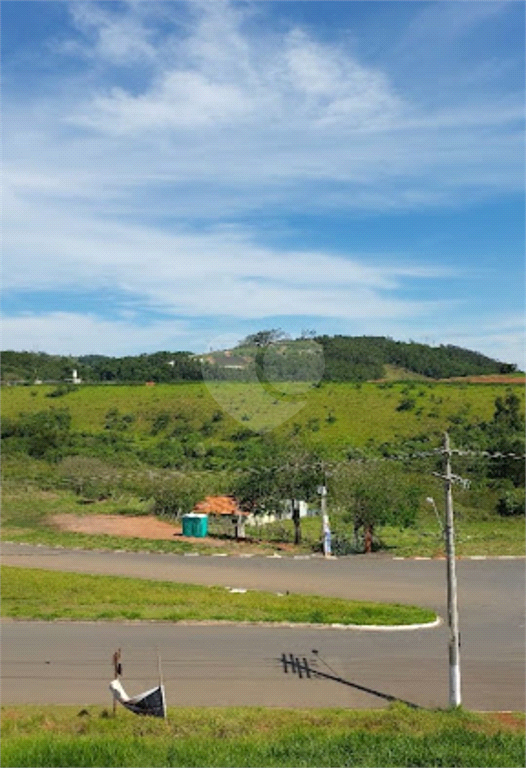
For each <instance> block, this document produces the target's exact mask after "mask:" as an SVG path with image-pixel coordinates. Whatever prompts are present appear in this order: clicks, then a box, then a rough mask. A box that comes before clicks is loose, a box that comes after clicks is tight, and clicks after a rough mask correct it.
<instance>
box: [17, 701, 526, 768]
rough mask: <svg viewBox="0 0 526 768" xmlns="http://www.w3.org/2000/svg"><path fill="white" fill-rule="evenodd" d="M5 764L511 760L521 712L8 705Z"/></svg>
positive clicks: (517, 750)
mask: <svg viewBox="0 0 526 768" xmlns="http://www.w3.org/2000/svg"><path fill="white" fill-rule="evenodd" d="M2 765H3V766H5V768H9V767H11V768H15V766H34V767H35V768H37V767H39V766H53V767H55V766H70V767H74V766H83V767H84V768H88V766H205V765H206V766H225V767H226V766H240V768H242V767H243V766H247V767H248V766H371V767H372V766H385V767H388V766H441V767H442V768H443V767H444V766H451V767H452V768H453V767H455V768H456V767H458V768H460V767H461V766H480V767H485V766H500V767H501V768H502V767H503V766H509V767H510V768H513V767H514V766H523V765H524V716H523V715H522V714H519V713H516V714H512V715H508V716H506V717H505V718H502V717H499V716H498V715H494V714H491V713H484V714H482V713H481V714H475V713H470V712H466V711H463V710H454V711H447V712H439V711H434V712H431V711H425V710H412V709H409V708H407V707H406V706H404V705H401V704H394V705H391V706H389V707H388V708H386V709H383V710H361V711H353V710H342V709H322V710H320V709H312V710H286V709H264V708H261V707H247V708H232V707H229V708H221V709H218V708H199V709H194V708H177V709H175V708H169V710H168V717H167V719H166V720H157V719H153V718H151V719H147V718H139V717H137V716H135V715H133V714H132V713H130V712H126V711H125V710H123V709H122V708H119V709H118V712H117V716H116V717H115V718H113V717H112V716H111V715H110V714H109V712H108V711H107V710H105V709H102V708H100V707H95V706H89V707H86V708H83V709H82V710H80V708H79V707H58V706H55V707H52V706H47V707H37V706H23V707H9V706H4V707H2Z"/></svg>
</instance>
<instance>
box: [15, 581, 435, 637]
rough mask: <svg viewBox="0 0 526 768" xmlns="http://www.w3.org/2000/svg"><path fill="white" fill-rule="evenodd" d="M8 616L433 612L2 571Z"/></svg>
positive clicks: (347, 619)
mask: <svg viewBox="0 0 526 768" xmlns="http://www.w3.org/2000/svg"><path fill="white" fill-rule="evenodd" d="M2 616H3V617H10V618H16V619H39V620H42V621H44V620H45V621H53V620H55V619H71V620H77V621H79V620H91V621H96V620H119V619H128V620H129V619H136V620H145V621H174V622H177V621H249V622H250V621H253V622H257V621H272V622H291V623H312V624H332V623H337V624H356V625H360V624H364V625H365V624H367V625H371V624H381V625H386V626H388V625H396V624H418V623H425V622H431V621H434V620H435V618H436V615H435V614H434V613H433V611H430V610H428V609H427V608H419V607H417V606H411V605H400V604H394V603H393V604H384V603H369V602H362V601H355V600H342V599H339V598H329V597H320V596H318V595H294V594H281V595H277V594H274V593H271V592H259V591H257V590H248V591H247V592H245V593H237V592H234V593H232V592H230V591H229V590H228V589H226V588H225V587H201V586H198V585H194V584H176V583H173V582H169V581H148V580H145V579H131V578H125V577H122V576H92V575H89V574H80V573H62V572H61V571H58V572H56V571H46V570H42V569H38V568H14V567H10V566H2Z"/></svg>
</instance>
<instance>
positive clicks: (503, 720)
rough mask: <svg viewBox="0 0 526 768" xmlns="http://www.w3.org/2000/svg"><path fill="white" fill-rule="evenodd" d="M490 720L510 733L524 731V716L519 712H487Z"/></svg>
mask: <svg viewBox="0 0 526 768" xmlns="http://www.w3.org/2000/svg"><path fill="white" fill-rule="evenodd" d="M488 716H489V717H490V718H491V719H492V720H497V722H498V723H499V725H503V726H505V727H506V729H509V730H512V731H524V715H523V714H522V713H521V712H488Z"/></svg>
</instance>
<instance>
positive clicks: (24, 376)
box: [2, 351, 202, 383]
mask: <svg viewBox="0 0 526 768" xmlns="http://www.w3.org/2000/svg"><path fill="white" fill-rule="evenodd" d="M74 369H75V370H76V371H77V375H78V376H79V377H80V378H81V379H82V381H84V382H89V383H95V382H144V381H155V382H159V383H161V382H172V381H198V380H200V379H201V378H202V371H201V363H200V362H199V360H198V359H197V358H195V357H194V356H193V355H192V353H191V352H155V353H153V354H143V355H134V356H128V357H106V356H105V355H84V356H80V357H65V356H62V357H61V356H58V355H47V354H45V353H43V352H13V351H7V352H2V381H3V382H6V383H7V382H10V381H22V382H28V383H33V382H34V381H35V380H37V379H40V380H41V381H66V380H67V379H71V377H72V371H73V370H74Z"/></svg>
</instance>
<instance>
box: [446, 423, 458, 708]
mask: <svg viewBox="0 0 526 768" xmlns="http://www.w3.org/2000/svg"><path fill="white" fill-rule="evenodd" d="M444 463H445V467H444V469H445V472H444V483H445V485H444V489H445V496H446V530H445V538H446V558H447V560H446V562H447V613H448V623H449V705H450V706H451V707H458V706H460V704H461V703H462V699H461V693H460V632H459V628H458V603H457V575H456V570H455V531H454V526H453V493H452V490H451V486H452V483H453V478H452V475H451V449H450V447H449V435H448V433H447V432H445V433H444Z"/></svg>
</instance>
